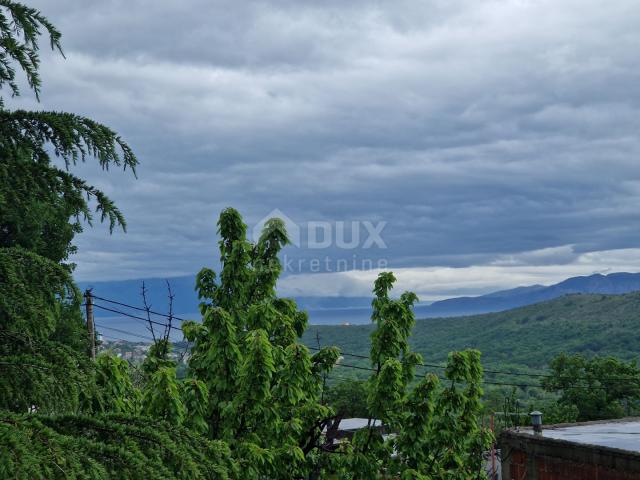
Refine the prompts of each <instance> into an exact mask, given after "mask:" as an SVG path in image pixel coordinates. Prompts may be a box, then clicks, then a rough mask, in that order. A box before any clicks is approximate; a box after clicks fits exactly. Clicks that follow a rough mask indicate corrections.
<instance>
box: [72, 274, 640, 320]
mask: <svg viewBox="0 0 640 480" xmlns="http://www.w3.org/2000/svg"><path fill="white" fill-rule="evenodd" d="M144 282H145V286H146V288H147V290H148V292H149V293H148V300H149V303H150V304H151V306H152V309H153V310H157V311H160V312H166V310H167V305H168V299H167V286H166V282H165V280H163V279H158V278H151V279H145V280H144ZM169 282H170V283H171V289H172V292H173V294H174V304H173V308H174V312H175V313H176V314H177V315H183V316H184V315H186V316H191V317H193V318H197V314H196V312H197V311H198V307H197V306H198V299H197V295H196V293H195V291H194V285H195V277H194V276H184V277H174V278H170V279H169ZM141 286H142V280H124V281H108V282H81V283H80V288H82V289H86V288H93V293H94V295H96V296H98V297H104V298H106V299H111V300H116V301H118V302H121V303H125V304H130V305H141V304H142V299H141V296H140V291H141ZM638 290H640V273H611V274H608V275H601V274H595V275H589V276H584V277H572V278H568V279H567V280H564V281H562V282H560V283H556V284H555V285H549V286H543V285H532V286H526V287H518V288H513V289H510V290H501V291H498V292H493V293H489V294H486V295H481V296H478V297H458V298H450V299H447V300H441V301H438V302H434V303H432V304H430V305H427V304H419V305H417V306H416V309H415V311H416V316H417V317H418V318H432V317H459V316H464V315H475V314H481V313H492V312H500V311H504V310H509V309H512V308H516V307H522V306H526V305H531V304H534V303H539V302H544V301H547V300H552V299H554V298H558V297H561V296H563V295H567V294H576V293H583V294H589V293H597V294H624V293H629V292H634V291H638ZM98 301H99V300H98ZM296 301H297V302H298V305H299V306H300V308H303V309H306V310H307V311H308V312H309V316H310V323H313V324H342V323H353V324H362V323H368V322H369V317H370V305H371V298H369V297H298V298H296ZM102 303H103V304H104V305H109V304H108V303H105V302H102ZM116 309H117V308H116ZM96 314H97V315H98V316H100V315H102V316H113V315H114V314H113V313H109V312H106V311H100V310H99V309H98V310H97V311H96Z"/></svg>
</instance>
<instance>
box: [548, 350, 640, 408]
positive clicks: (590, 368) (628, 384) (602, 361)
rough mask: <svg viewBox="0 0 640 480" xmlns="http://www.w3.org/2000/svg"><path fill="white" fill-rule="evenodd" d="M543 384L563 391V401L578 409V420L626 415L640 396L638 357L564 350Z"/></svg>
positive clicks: (550, 390) (561, 398)
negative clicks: (620, 358) (626, 357)
mask: <svg viewBox="0 0 640 480" xmlns="http://www.w3.org/2000/svg"><path fill="white" fill-rule="evenodd" d="M549 367H550V370H551V373H550V376H549V377H546V378H544V380H543V382H542V383H543V386H544V388H545V390H547V391H549V392H556V393H558V394H559V395H560V398H559V400H558V402H559V403H560V405H564V406H567V407H573V408H575V409H577V412H578V415H577V419H578V420H598V419H607V418H619V417H623V416H625V415H627V414H629V413H631V412H632V411H636V405H637V404H638V401H639V400H640V369H639V368H638V366H637V364H636V362H635V361H631V362H628V363H626V362H623V361H621V360H618V359H617V358H614V357H598V356H596V357H593V358H587V357H585V356H583V355H580V354H576V355H567V354H564V353H562V354H560V355H558V356H557V357H555V358H554V359H553V360H552V361H551V363H550V364H549Z"/></svg>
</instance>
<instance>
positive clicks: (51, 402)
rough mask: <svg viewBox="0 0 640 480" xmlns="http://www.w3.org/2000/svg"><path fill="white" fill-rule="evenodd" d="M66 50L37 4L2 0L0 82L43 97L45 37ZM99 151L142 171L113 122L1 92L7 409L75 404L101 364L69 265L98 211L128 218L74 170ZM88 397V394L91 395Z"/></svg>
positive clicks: (2, 402) (1, 303)
mask: <svg viewBox="0 0 640 480" xmlns="http://www.w3.org/2000/svg"><path fill="white" fill-rule="evenodd" d="M42 34H45V35H47V36H48V40H49V44H50V46H51V48H53V49H54V50H57V51H59V52H62V49H61V45H60V37H61V35H60V32H59V31H58V30H57V29H56V28H55V27H54V26H53V25H52V24H51V23H50V22H49V21H48V20H47V19H46V18H45V17H44V16H43V15H42V14H41V13H40V12H39V11H37V10H35V9H33V8H30V7H27V6H25V5H22V4H20V3H17V2H13V1H9V0H1V1H0V38H1V40H0V89H4V90H5V92H6V91H7V90H8V92H9V93H10V94H11V95H12V96H17V95H20V93H21V92H20V90H19V88H18V79H17V76H18V74H19V72H20V71H22V72H23V73H24V74H25V76H26V79H27V84H28V85H29V87H30V88H31V89H32V90H33V91H34V93H35V95H36V97H39V93H40V86H41V79H40V76H39V73H38V68H39V65H40V59H39V47H40V45H39V40H40V36H41V35H42ZM89 156H91V157H94V158H96V159H97V161H98V163H99V164H100V165H101V166H102V168H103V169H108V168H109V167H110V166H122V167H124V168H130V169H131V170H134V169H135V166H136V165H137V160H136V157H135V155H134V154H133V153H132V151H131V149H130V148H129V146H128V145H127V144H126V143H124V142H123V141H122V140H121V139H120V137H118V135H117V134H116V133H115V132H113V131H112V130H111V129H109V128H108V127H106V126H104V125H101V124H99V123H96V122H94V121H93V120H91V119H88V118H85V117H81V116H78V115H75V114H72V113H64V112H47V111H24V110H10V109H9V108H7V106H6V102H5V100H4V97H0V369H1V370H2V375H0V388H1V391H2V394H0V407H1V408H6V409H11V410H15V411H19V412H20V411H22V412H24V411H26V409H27V408H29V409H32V408H35V409H37V410H38V411H40V412H60V411H66V412H69V411H74V410H76V409H78V408H80V404H81V401H83V400H82V399H81V397H80V392H86V390H87V382H88V381H89V380H88V379H87V378H86V377H87V374H88V370H90V369H91V368H92V367H91V366H90V365H88V364H87V363H88V362H87V360H86V359H85V358H83V357H84V356H85V354H86V351H87V349H88V338H87V335H86V329H85V328H84V324H83V320H82V316H81V311H80V303H81V298H80V294H79V292H78V290H77V288H76V287H75V285H74V283H73V281H72V279H71V276H70V273H71V271H72V269H73V265H71V264H68V263H66V262H67V261H68V258H69V255H70V254H72V253H73V252H75V247H74V246H73V244H72V241H73V238H74V236H75V234H77V233H79V232H80V231H81V230H82V222H83V221H87V222H89V223H91V220H92V216H93V209H94V206H95V211H96V212H97V213H98V215H99V217H100V219H101V220H103V221H104V220H107V221H108V222H109V226H110V228H111V229H113V228H115V227H116V226H118V225H120V226H121V227H122V228H124V227H125V225H126V224H125V221H124V218H123V216H122V214H121V212H120V211H119V210H118V208H117V207H116V206H115V205H114V203H113V202H112V201H111V199H109V198H108V197H107V196H106V195H105V194H104V193H103V192H102V191H100V190H99V189H97V188H95V187H93V186H91V185H89V184H88V183H86V182H85V181H84V180H83V179H81V178H78V177H77V176H75V175H74V174H73V173H71V171H70V170H71V168H72V167H73V166H74V165H75V164H76V163H77V162H79V161H85V159H86V158H87V157H89ZM85 403H86V402H85Z"/></svg>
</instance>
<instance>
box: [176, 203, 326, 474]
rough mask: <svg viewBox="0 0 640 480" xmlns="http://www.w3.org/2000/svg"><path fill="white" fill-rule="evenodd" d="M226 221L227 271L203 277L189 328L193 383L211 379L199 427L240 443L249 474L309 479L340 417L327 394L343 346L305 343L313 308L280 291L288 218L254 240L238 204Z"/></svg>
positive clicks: (236, 447)
mask: <svg viewBox="0 0 640 480" xmlns="http://www.w3.org/2000/svg"><path fill="white" fill-rule="evenodd" d="M218 227H219V234H220V237H221V240H220V243H219V245H220V253H221V258H220V261H221V265H222V267H221V271H220V274H219V277H218V276H217V275H216V274H215V273H214V272H213V271H212V270H209V269H203V270H202V271H201V272H200V273H199V274H198V277H197V289H198V292H199V295H200V298H201V299H202V303H201V304H200V309H201V312H202V315H203V322H202V323H196V322H188V323H187V322H185V323H183V327H182V328H183V331H184V332H185V336H186V337H187V338H188V339H189V340H190V341H192V342H194V345H193V348H192V356H191V358H190V360H189V367H190V369H189V372H188V375H189V378H188V380H187V382H194V381H200V382H203V384H204V385H203V386H202V387H200V386H198V387H197V388H196V389H195V391H196V393H198V394H199V395H201V394H202V393H206V394H207V402H206V403H207V410H206V414H205V415H204V416H203V417H202V419H203V420H204V422H203V423H202V427H201V430H205V428H204V425H206V434H207V435H208V436H209V437H210V438H213V439H222V440H225V441H227V442H228V443H229V444H230V445H231V446H232V451H233V452H234V456H235V457H236V458H238V461H239V463H240V465H241V468H242V471H243V474H244V475H245V477H244V478H260V477H261V476H267V477H268V478H283V479H285V478H302V477H303V476H304V475H305V474H306V473H307V472H308V470H309V468H310V464H311V463H312V458H311V457H312V455H311V452H312V451H313V450H314V449H316V448H317V446H318V445H319V443H320V439H321V433H322V427H323V426H324V425H325V424H326V422H327V421H328V420H327V419H328V418H329V417H331V415H332V411H331V410H330V409H329V408H328V407H326V406H324V405H322V404H321V403H320V401H319V400H320V396H321V390H322V385H323V382H322V374H323V373H325V372H327V371H328V370H330V369H331V368H332V367H333V365H334V364H335V362H336V360H337V358H338V351H337V349H335V348H325V349H322V350H321V351H319V352H317V353H316V354H314V355H312V354H311V353H310V352H309V350H308V349H307V347H305V346H304V345H302V344H301V343H300V342H299V337H300V336H301V335H302V332H303V331H304V328H305V326H306V323H307V316H306V314H305V313H303V312H300V311H298V309H297V307H296V304H295V302H294V301H292V300H289V299H282V298H278V297H277V296H276V294H275V285H276V281H277V279H278V276H279V274H280V271H281V265H280V262H279V260H278V257H277V254H278V252H279V251H280V249H281V248H282V247H283V246H284V245H286V244H287V243H288V239H287V235H286V232H285V229H284V225H283V223H282V222H281V221H280V220H278V219H272V220H270V221H268V222H267V224H266V225H265V228H264V231H263V233H262V235H261V237H260V239H259V241H258V242H257V243H256V244H255V245H254V244H252V243H250V242H249V241H247V240H246V226H245V225H244V223H243V221H242V218H241V217H240V215H239V214H238V212H237V211H235V210H233V209H227V210H225V211H223V212H222V214H221V215H220V220H219V222H218ZM188 416H189V414H188Z"/></svg>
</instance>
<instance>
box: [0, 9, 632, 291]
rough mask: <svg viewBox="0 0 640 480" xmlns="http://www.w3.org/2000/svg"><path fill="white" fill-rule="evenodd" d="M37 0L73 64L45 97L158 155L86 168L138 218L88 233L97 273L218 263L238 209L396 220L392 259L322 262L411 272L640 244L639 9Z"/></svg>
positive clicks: (170, 270)
mask: <svg viewBox="0 0 640 480" xmlns="http://www.w3.org/2000/svg"><path fill="white" fill-rule="evenodd" d="M34 4H35V5H36V6H38V7H39V8H41V9H42V11H43V12H44V13H45V14H46V15H48V16H49V17H50V19H51V20H52V21H54V23H56V24H57V25H58V26H59V27H60V28H61V30H62V31H63V35H64V36H63V45H64V47H65V51H66V54H67V60H62V59H60V58H58V57H54V56H52V55H50V54H46V55H45V58H44V61H43V75H44V80H45V88H44V90H43V104H42V107H43V108H55V109H66V110H70V111H74V112H78V113H82V114H86V115H90V116H91V117H93V118H96V119H97V120H100V121H103V122H105V123H107V124H109V125H111V126H113V127H114V128H116V129H117V130H118V131H119V132H120V133H121V134H122V135H123V137H124V138H126V139H127V140H128V141H129V142H130V143H131V145H132V146H133V147H134V148H135V151H136V152H137V154H138V156H139V157H140V160H141V162H142V165H141V166H140V169H139V179H138V180H134V179H133V178H132V177H131V176H129V175H127V174H122V173H120V172H110V173H109V174H108V175H102V174H99V173H98V171H97V169H96V168H95V167H94V166H92V165H86V166H83V167H81V168H80V172H81V173H82V174H84V175H87V176H88V177H89V178H90V179H91V180H92V181H94V182H95V183H96V184H97V185H99V186H101V187H102V188H104V189H105V190H106V191H107V192H109V194H110V195H111V196H112V197H113V198H114V199H115V200H116V201H118V203H119V205H120V206H121V208H122V210H123V211H124V212H125V214H126V215H127V218H128V221H129V225H130V228H129V233H128V234H127V235H121V234H116V235H114V236H113V237H111V238H108V237H106V236H105V234H104V230H103V229H94V230H93V231H87V232H86V233H85V234H84V235H83V236H82V237H81V238H80V239H79V241H78V244H79V247H80V253H79V255H78V256H77V259H76V261H77V263H78V270H77V274H78V277H79V278H83V279H98V278H131V277H143V276H148V275H177V274H183V273H191V272H193V271H195V270H197V269H198V268H199V267H200V266H201V265H202V264H205V263H213V262H214V261H215V258H216V256H217V255H216V253H215V225H214V222H215V217H216V216H217V214H218V212H219V211H220V210H221V209H222V208H224V207H225V206H227V205H232V206H234V207H236V208H238V209H239V210H240V211H241V212H242V213H243V214H245V217H246V220H247V223H249V224H250V225H252V224H253V223H255V222H257V221H258V220H260V219H261V218H262V217H263V216H264V215H266V214H267V213H269V212H270V211H271V210H272V209H274V208H279V209H280V210H281V211H282V212H284V213H285V214H286V215H288V216H289V217H290V218H292V219H293V220H294V221H296V222H297V223H300V224H302V226H303V229H304V226H305V225H306V222H309V221H321V220H327V221H331V222H336V221H352V220H360V221H363V220H368V221H372V222H377V221H386V222H387V225H386V227H385V228H384V231H383V238H384V241H385V243H386V245H387V247H388V248H387V249H385V250H380V249H369V250H367V251H364V250H362V249H358V250H356V251H355V252H352V251H347V252H345V251H341V250H340V249H337V248H331V249H328V250H327V251H326V252H322V255H323V256H324V255H325V254H327V255H329V256H331V257H333V258H340V257H347V258H350V257H351V256H352V255H353V254H357V255H358V256H365V257H370V258H375V259H378V258H385V259H387V260H388V261H389V265H390V266H391V267H394V268H399V267H404V268H409V267H429V266H433V265H440V266H442V265H444V266H454V267H469V266H474V265H493V264H496V265H503V264H505V262H506V263H509V264H510V265H512V266H514V265H525V266H526V265H543V264H553V265H563V264H567V263H571V262H579V261H580V260H579V259H581V258H584V257H581V256H580V255H581V254H586V253H587V252H594V251H605V250H612V249H622V248H627V249H628V248H635V247H637V246H638V245H639V244H640V238H639V235H638V231H640V230H639V229H638V228H637V225H638V223H639V221H640V214H639V213H638V208H637V205H638V201H639V200H640V168H639V167H638V153H639V152H640V139H639V138H638V131H639V127H640V120H639V118H640V117H639V116H638V108H639V107H640V90H639V89H640V82H639V80H640V78H639V77H640V65H639V64H638V55H637V45H638V43H639V41H640V31H638V29H637V25H638V24H640V23H639V22H640V10H638V9H637V8H636V5H635V2H633V1H621V2H615V4H614V5H610V4H608V5H605V4H604V3H603V2H597V1H595V0H594V1H584V0H582V1H568V2H552V1H534V0H511V1H457V2H444V1H432V2H347V3H345V2H322V3H320V2H294V1H273V2H212V1H204V0H202V1H193V2H178V1H162V2H146V1H142V0H140V1H127V2H125V1H115V0H112V1H101V2H97V1H87V2H77V1H70V0H69V1H58V2H47V1H39V2H34ZM11 105H26V106H33V101H32V100H31V99H28V98H25V99H21V100H16V101H11ZM567 246H571V247H570V248H569V247H567ZM567 248H568V250H567ZM549 249H551V250H549ZM554 249H555V250H554ZM558 249H559V250H558ZM540 251H543V252H545V253H544V254H542V255H541V254H539V252H540ZM288 252H289V254H290V255H291V256H293V257H295V258H305V259H310V258H313V257H314V256H317V255H318V252H314V251H309V250H308V249H296V248H290V249H288ZM523 252H534V253H523ZM549 252H553V254H549ZM558 252H560V253H558ZM516 258H517V260H514V259H516ZM589 258H591V257H589ZM598 258H600V257H598ZM602 258H605V257H602ZM606 258H609V257H606ZM625 258H626V257H625ZM496 262H497V263H496ZM590 262H591V260H589V262H586V263H585V265H592V263H590ZM596 264H597V262H595V263H594V265H596ZM305 268H306V267H305ZM593 268H598V267H597V266H594V267H593ZM629 268H631V266H630V267H629ZM428 274H430V273H425V275H428ZM493 274H494V275H498V276H499V275H500V273H496V272H494V273H493ZM518 278H520V277H518ZM523 278H524V277H523ZM526 278H529V277H526ZM549 278H551V277H549ZM314 281H319V282H320V281H321V280H317V279H316V280H314ZM498 283H499V282H498ZM485 286H486V285H485ZM345 288H346V287H345ZM443 288H444V287H443ZM447 288H448V287H447ZM450 290H451V289H450ZM344 291H350V290H349V289H348V288H346V290H344ZM443 291H444V290H443Z"/></svg>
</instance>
